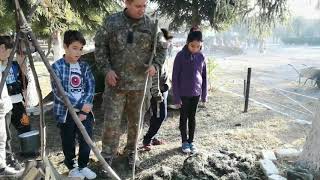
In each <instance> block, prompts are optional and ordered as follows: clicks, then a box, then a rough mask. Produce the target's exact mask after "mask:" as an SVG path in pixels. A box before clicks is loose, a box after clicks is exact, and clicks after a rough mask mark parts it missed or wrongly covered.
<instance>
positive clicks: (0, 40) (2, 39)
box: [0, 36, 14, 49]
mask: <svg viewBox="0 0 320 180" xmlns="http://www.w3.org/2000/svg"><path fill="white" fill-rule="evenodd" d="M13 43H14V42H13V39H12V38H11V36H0V45H2V44H4V46H5V48H6V49H12V48H13Z"/></svg>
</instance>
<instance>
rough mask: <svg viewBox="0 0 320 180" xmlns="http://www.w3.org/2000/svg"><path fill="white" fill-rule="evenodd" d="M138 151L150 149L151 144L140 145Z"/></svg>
mask: <svg viewBox="0 0 320 180" xmlns="http://www.w3.org/2000/svg"><path fill="white" fill-rule="evenodd" d="M139 150H140V151H150V150H151V144H144V145H142V146H141V147H139Z"/></svg>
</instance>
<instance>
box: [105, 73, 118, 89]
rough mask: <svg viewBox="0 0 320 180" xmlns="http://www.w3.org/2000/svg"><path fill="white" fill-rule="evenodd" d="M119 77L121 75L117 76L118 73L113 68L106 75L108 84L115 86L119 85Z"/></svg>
mask: <svg viewBox="0 0 320 180" xmlns="http://www.w3.org/2000/svg"><path fill="white" fill-rule="evenodd" d="M118 79H119V77H118V76H117V74H116V73H115V72H114V71H113V70H111V71H109V72H108V74H107V76H106V81H107V84H108V85H110V86H111V87H114V86H116V85H117V81H118Z"/></svg>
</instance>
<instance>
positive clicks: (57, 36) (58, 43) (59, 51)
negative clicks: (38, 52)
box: [52, 30, 64, 61]
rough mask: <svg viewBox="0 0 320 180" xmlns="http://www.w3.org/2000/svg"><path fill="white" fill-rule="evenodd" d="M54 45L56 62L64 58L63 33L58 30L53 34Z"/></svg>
mask: <svg viewBox="0 0 320 180" xmlns="http://www.w3.org/2000/svg"><path fill="white" fill-rule="evenodd" d="M52 44H53V61H56V60H58V59H60V58H62V56H63V54H64V53H63V52H64V50H63V41H62V39H61V31H60V30H57V31H55V32H53V34H52Z"/></svg>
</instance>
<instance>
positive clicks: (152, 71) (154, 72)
mask: <svg viewBox="0 0 320 180" xmlns="http://www.w3.org/2000/svg"><path fill="white" fill-rule="evenodd" d="M146 73H148V74H149V76H154V75H155V74H156V73H157V70H156V68H155V67H154V66H153V65H152V66H150V67H149V68H148V69H147V71H146Z"/></svg>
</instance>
